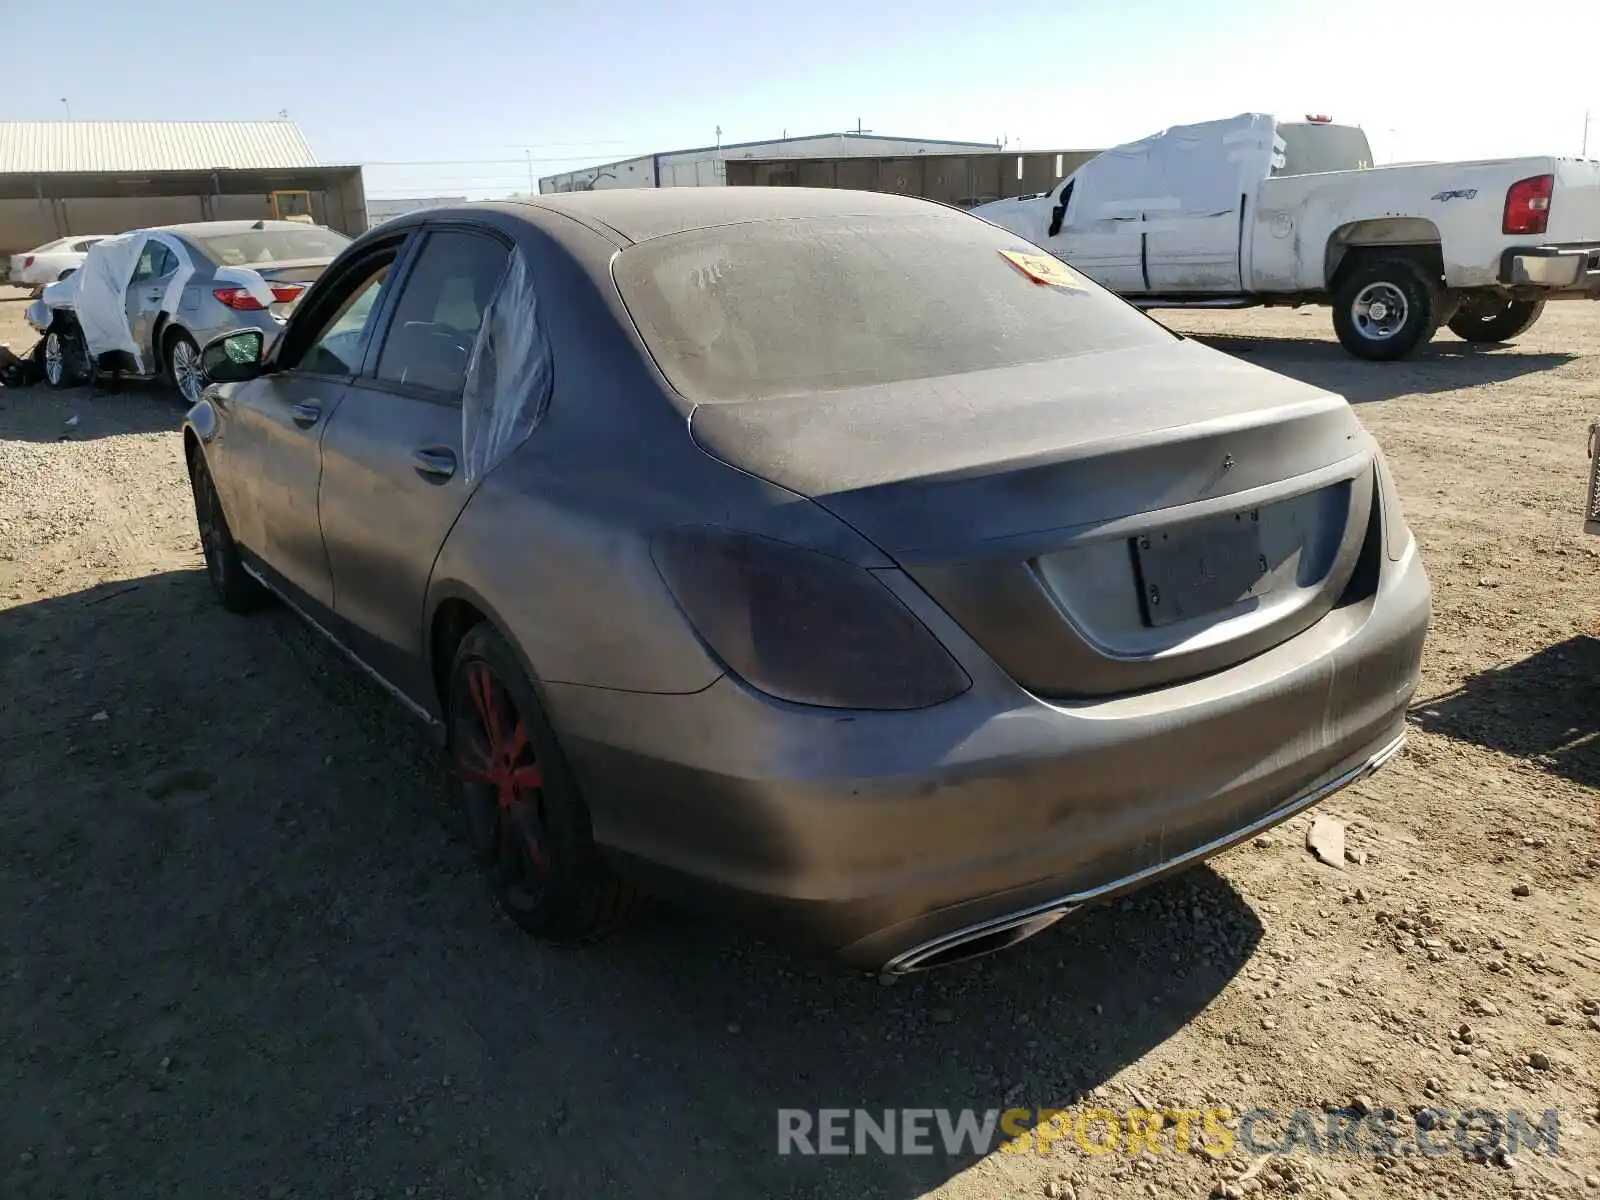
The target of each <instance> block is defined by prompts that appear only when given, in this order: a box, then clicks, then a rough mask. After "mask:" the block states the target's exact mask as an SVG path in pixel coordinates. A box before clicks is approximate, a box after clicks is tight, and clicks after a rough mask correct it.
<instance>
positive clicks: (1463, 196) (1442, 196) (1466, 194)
mask: <svg viewBox="0 0 1600 1200" xmlns="http://www.w3.org/2000/svg"><path fill="white" fill-rule="evenodd" d="M1477 194H1478V189H1477V188H1457V189H1456V190H1455V191H1453V192H1435V193H1434V194H1433V195H1432V196H1430V197H1428V198H1429V199H1430V200H1471V199H1473V198H1474V197H1476V196H1477Z"/></svg>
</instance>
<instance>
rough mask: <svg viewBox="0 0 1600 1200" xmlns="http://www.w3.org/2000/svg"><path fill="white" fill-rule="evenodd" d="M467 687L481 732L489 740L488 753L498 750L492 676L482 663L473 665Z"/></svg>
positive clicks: (497, 720) (498, 710) (498, 728)
mask: <svg viewBox="0 0 1600 1200" xmlns="http://www.w3.org/2000/svg"><path fill="white" fill-rule="evenodd" d="M467 687H468V688H469V689H470V690H471V692H472V704H473V707H475V708H476V709H477V710H478V718H479V720H481V721H482V722H483V732H484V734H485V735H486V736H487V737H488V739H489V752H490V753H491V754H493V753H495V752H496V751H498V750H499V749H500V744H501V741H502V738H501V735H500V709H499V706H498V705H497V704H495V695H494V676H493V675H492V674H491V673H490V671H489V668H488V667H487V666H485V665H484V664H483V663H474V664H473V665H472V666H471V668H470V669H469V671H468V674H467Z"/></svg>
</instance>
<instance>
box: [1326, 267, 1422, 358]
mask: <svg viewBox="0 0 1600 1200" xmlns="http://www.w3.org/2000/svg"><path fill="white" fill-rule="evenodd" d="M1443 304H1444V288H1443V287H1442V286H1441V285H1440V284H1439V282H1438V280H1435V279H1433V278H1431V277H1430V276H1429V275H1428V274H1427V273H1426V272H1425V271H1424V270H1423V268H1422V267H1420V266H1418V265H1417V264H1416V263H1414V262H1412V261H1411V260H1410V259H1407V258H1391V259H1383V260H1380V261H1378V262H1373V263H1368V264H1367V265H1365V266H1359V267H1357V268H1356V269H1355V270H1353V271H1352V272H1351V273H1350V274H1349V276H1348V277H1347V278H1346V279H1345V281H1344V282H1343V283H1342V284H1340V285H1339V288H1338V291H1337V292H1336V293H1335V295H1334V301H1333V329H1334V332H1335V333H1337V334H1338V335H1339V341H1340V343H1341V344H1342V345H1343V346H1344V348H1345V349H1346V350H1348V351H1350V353H1351V354H1354V355H1355V356H1356V357H1357V358H1364V359H1367V360H1368V361H1369V362H1391V361H1393V360H1394V359H1397V358H1404V357H1405V356H1406V355H1408V354H1410V353H1411V352H1412V351H1413V350H1415V349H1416V348H1417V347H1418V346H1421V345H1423V344H1424V343H1425V342H1427V340H1428V339H1429V338H1431V337H1432V336H1433V335H1434V333H1435V332H1437V331H1438V328H1439V318H1440V317H1441V316H1442V315H1443V307H1442V306H1443Z"/></svg>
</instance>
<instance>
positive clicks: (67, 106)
mask: <svg viewBox="0 0 1600 1200" xmlns="http://www.w3.org/2000/svg"><path fill="white" fill-rule="evenodd" d="M61 107H62V108H64V109H66V110H67V120H69V121H70V120H72V105H70V104H68V103H67V98H66V97H65V96H63V97H61Z"/></svg>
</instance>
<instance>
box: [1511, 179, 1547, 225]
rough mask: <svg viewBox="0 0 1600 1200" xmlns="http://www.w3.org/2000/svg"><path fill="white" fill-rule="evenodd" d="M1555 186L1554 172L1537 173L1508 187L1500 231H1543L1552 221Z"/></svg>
mask: <svg viewBox="0 0 1600 1200" xmlns="http://www.w3.org/2000/svg"><path fill="white" fill-rule="evenodd" d="M1555 186H1556V177H1555V176H1554V175H1534V176H1532V177H1531V178H1528V179H1519V180H1517V182H1516V183H1513V184H1512V185H1511V186H1510V187H1509V188H1507V189H1506V212H1505V217H1504V218H1503V219H1502V220H1501V222H1500V232H1501V233H1543V232H1544V231H1545V229H1546V228H1547V227H1548V226H1549V224H1550V194H1551V193H1552V192H1553V191H1555Z"/></svg>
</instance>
